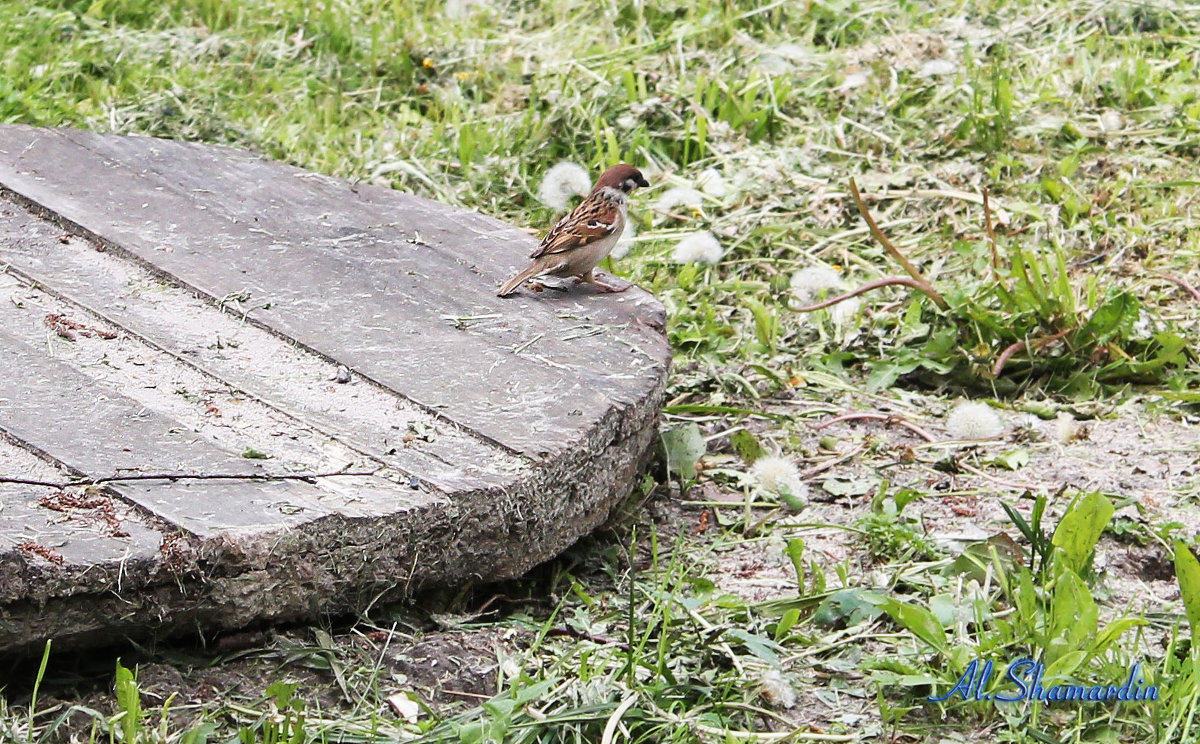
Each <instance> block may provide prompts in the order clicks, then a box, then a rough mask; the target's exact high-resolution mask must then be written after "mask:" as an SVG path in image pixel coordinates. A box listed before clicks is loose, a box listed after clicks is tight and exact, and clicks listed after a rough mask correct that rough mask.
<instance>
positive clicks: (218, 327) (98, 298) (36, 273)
mask: <svg viewBox="0 0 1200 744" xmlns="http://www.w3.org/2000/svg"><path fill="white" fill-rule="evenodd" d="M0 265H5V266H8V267H9V271H10V272H19V273H20V274H21V275H22V276H24V277H29V278H30V279H31V280H32V281H33V282H35V283H36V284H37V285H38V286H39V287H40V288H41V289H43V290H45V291H47V292H53V293H54V294H55V295H56V296H61V297H64V298H67V299H68V300H69V302H70V304H73V305H75V306H76V307H80V308H87V309H89V312H91V313H92V314H93V315H95V316H98V317H104V318H106V319H108V320H109V321H111V322H112V324H113V325H114V326H115V327H118V328H123V329H125V330H126V331H127V332H129V333H131V334H134V335H136V336H138V337H140V338H144V339H146V340H147V342H149V343H152V344H154V345H155V346H157V347H158V348H160V349H166V350H173V351H174V352H175V353H176V355H177V357H178V358H179V359H181V360H183V361H184V362H186V363H188V364H191V365H193V366H195V367H196V368H197V369H200V370H203V371H205V372H206V373H208V374H210V375H212V377H213V378H214V382H213V384H214V385H219V384H221V382H223V383H226V384H228V385H230V386H233V387H236V388H239V389H241V390H245V391H247V392H249V393H250V394H252V395H255V396H257V397H259V398H262V399H264V400H266V401H269V402H270V403H271V404H272V405H273V406H275V407H276V408H277V409H280V410H282V411H287V412H289V413H290V414H291V415H293V416H294V417H296V418H297V419H299V420H300V421H302V422H304V423H306V424H310V425H312V426H314V427H315V428H317V429H320V430H322V431H327V432H330V433H331V434H332V435H336V436H337V437H338V438H339V439H341V440H343V441H346V442H347V443H349V444H351V445H354V446H356V447H358V448H359V449H360V450H361V451H363V452H365V453H366V454H368V455H370V456H371V457H374V458H375V459H377V460H378V461H380V462H381V463H385V464H387V465H389V466H391V467H395V468H397V469H399V470H402V471H404V472H405V473H407V474H409V475H412V476H415V477H418V478H419V479H420V480H421V481H423V482H426V483H429V484H431V485H433V486H434V487H435V488H438V489H440V490H442V491H443V492H455V491H469V490H474V489H481V488H496V487H506V486H509V485H511V484H512V482H513V479H514V478H518V477H520V472H519V471H520V470H521V461H520V460H519V459H518V458H515V457H513V456H511V455H509V454H508V453H506V452H504V451H503V450H501V449H499V448H497V447H495V446H493V445H491V444H489V443H487V442H485V441H484V440H482V439H479V438H478V437H475V436H473V435H471V434H470V432H467V431H461V430H459V429H458V428H457V427H454V426H451V425H449V424H446V423H443V422H439V421H437V419H436V418H434V417H433V416H430V415H428V414H427V413H425V412H424V411H423V410H421V409H419V408H418V407H416V406H414V405H412V404H411V403H408V402H407V401H406V400H404V399H403V398H401V397H399V396H396V395H394V394H390V393H388V392H387V391H384V390H381V389H379V388H377V387H376V386H371V385H367V384H358V383H355V384H350V385H339V384H337V383H334V382H332V381H331V380H332V379H333V378H334V377H335V376H336V375H337V373H338V365H337V364H333V363H330V362H328V361H326V360H323V359H321V358H319V357H317V356H315V355H311V354H307V353H306V352H304V351H303V350H302V349H300V348H298V347H296V346H295V345H293V344H289V343H288V342H287V341H286V340H284V339H280V338H277V337H276V336H274V335H272V334H270V333H268V332H266V331H263V330H261V329H259V328H257V327H255V326H246V325H245V324H244V323H242V322H241V320H240V319H239V318H237V317H236V316H233V315H231V314H229V313H226V312H222V311H221V310H219V309H218V308H215V307H213V306H212V305H211V304H208V303H205V302H203V301H200V300H197V299H195V298H194V297H192V296H191V295H190V294H189V293H187V292H186V291H182V290H177V289H175V288H173V287H170V286H168V285H166V284H164V283H163V282H162V281H161V280H160V279H158V278H156V277H155V276H154V275H153V274H151V273H150V272H149V271H147V270H146V269H145V268H143V267H141V266H139V265H136V264H134V263H132V262H129V261H122V260H120V259H118V258H117V257H115V256H113V255H110V254H108V253H105V252H101V251H97V250H95V249H94V248H93V247H92V246H90V245H87V244H86V243H85V242H84V241H81V240H79V239H77V238H71V237H67V236H64V235H63V233H62V230H61V228H57V227H56V226H55V225H53V224H52V223H50V222H48V221H46V220H43V219H39V218H37V217H34V216H33V215H31V214H29V213H27V212H24V211H21V210H17V209H16V207H15V205H11V206H10V207H8V208H4V206H3V205H2V204H0ZM20 312H21V311H20V310H19V309H17V308H15V307H14V306H13V305H12V304H11V303H9V304H7V305H0V320H2V319H3V318H2V316H5V315H7V316H10V320H9V322H10V324H11V326H12V327H14V328H15V327H16V325H17V321H16V319H15V316H16V315H17V314H19V313H20ZM39 313H40V311H37V312H35V311H34V309H33V308H29V309H27V310H26V315H31V316H32V317H31V318H28V319H27V322H26V326H28V325H29V323H30V322H34V323H40V322H41V320H42V318H41V315H40V314H39ZM26 334H27V336H28V335H29V332H28V331H26ZM218 380H219V381H221V382H217V381H218ZM414 431H418V432H430V433H431V436H427V437H418V436H414V435H413V432H414ZM430 439H432V441H429V440H430Z"/></svg>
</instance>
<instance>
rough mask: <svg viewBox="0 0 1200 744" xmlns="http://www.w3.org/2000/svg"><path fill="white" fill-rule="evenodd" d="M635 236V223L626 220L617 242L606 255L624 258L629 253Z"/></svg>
mask: <svg viewBox="0 0 1200 744" xmlns="http://www.w3.org/2000/svg"><path fill="white" fill-rule="evenodd" d="M636 237H637V225H635V224H633V222H630V221H627V222H626V223H625V230H624V232H622V233H621V237H620V238H618V239H617V244H616V245H614V246H613V248H612V250H611V251H609V252H608V255H610V256H612V257H613V258H625V257H626V256H628V255H629V251H630V250H631V249H632V248H633V241H634V239H635V238H636Z"/></svg>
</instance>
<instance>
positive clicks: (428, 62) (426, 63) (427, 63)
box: [421, 57, 433, 70]
mask: <svg viewBox="0 0 1200 744" xmlns="http://www.w3.org/2000/svg"><path fill="white" fill-rule="evenodd" d="M421 67H424V68H425V69H427V70H428V69H431V68H432V67H433V58H432V57H426V58H425V59H423V60H421Z"/></svg>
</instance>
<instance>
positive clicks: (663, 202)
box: [654, 186, 704, 212]
mask: <svg viewBox="0 0 1200 744" xmlns="http://www.w3.org/2000/svg"><path fill="white" fill-rule="evenodd" d="M703 203H704V194H702V193H700V192H699V191H697V190H696V189H692V188H687V187H684V186H676V187H675V188H673V189H667V190H666V191H664V192H662V194H660V195H659V197H658V199H656V200H655V202H654V209H655V210H656V211H659V212H673V211H675V210H676V209H678V208H679V207H689V208H695V209H699V208H700V205H701V204H703Z"/></svg>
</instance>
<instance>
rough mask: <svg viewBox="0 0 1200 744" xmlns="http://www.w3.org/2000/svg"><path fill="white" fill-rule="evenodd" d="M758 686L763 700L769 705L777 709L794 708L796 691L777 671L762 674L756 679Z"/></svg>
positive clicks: (770, 670)
mask: <svg viewBox="0 0 1200 744" xmlns="http://www.w3.org/2000/svg"><path fill="white" fill-rule="evenodd" d="M758 686H759V690H760V691H761V692H762V696H763V699H764V700H766V701H767V702H768V703H770V704H771V705H774V706H775V707H777V708H794V707H796V690H795V689H793V688H792V685H791V683H790V682H788V681H787V678H786V677H784V676H783V672H781V671H779V670H778V669H768V670H767V671H765V672H763V674H762V676H760V677H759V678H758Z"/></svg>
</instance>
